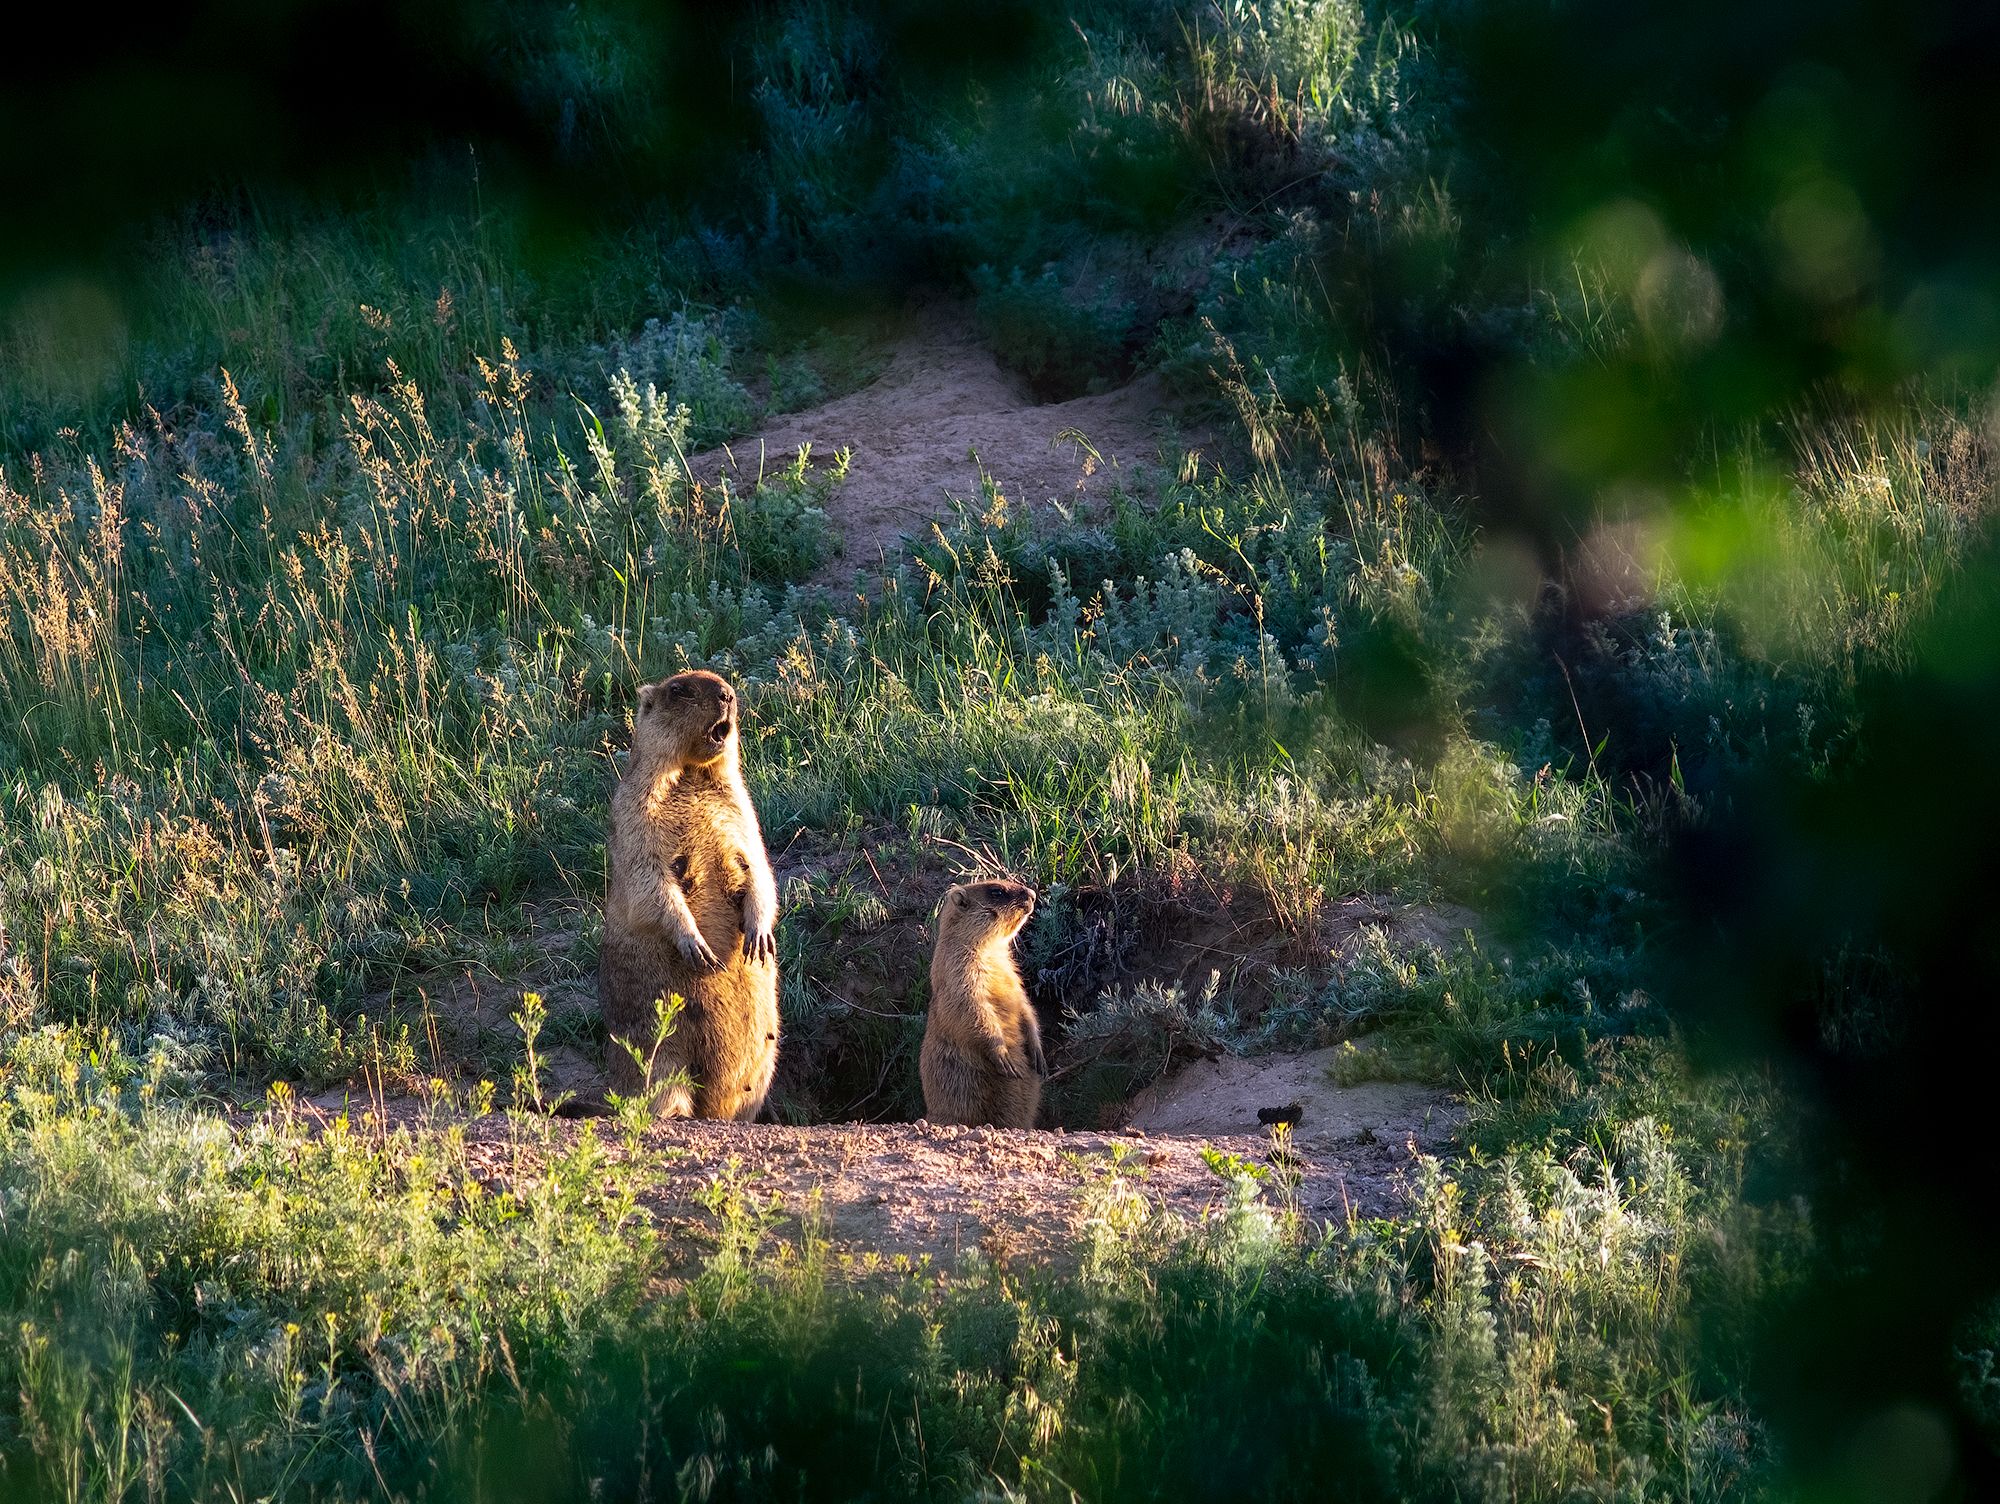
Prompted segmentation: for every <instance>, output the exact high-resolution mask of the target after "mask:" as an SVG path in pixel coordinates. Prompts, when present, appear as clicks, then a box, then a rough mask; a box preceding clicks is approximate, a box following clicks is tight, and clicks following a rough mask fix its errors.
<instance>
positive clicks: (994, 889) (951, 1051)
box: [920, 882, 1048, 1128]
mask: <svg viewBox="0 0 2000 1504" xmlns="http://www.w3.org/2000/svg"><path fill="white" fill-rule="evenodd" d="M1034 909H1035V890H1034V889H1033V888H1030V887H1028V886H1027V885H1026V884H1025V883H1010V882H984V883H960V884H959V885H958V886H957V887H956V888H953V889H952V890H951V891H950V892H949V893H947V894H946V895H945V899H944V912H943V915H942V917H941V918H940V919H939V921H938V938H937V949H935V950H934V951H932V952H931V1013H930V1021H929V1023H927V1024H926V1025H925V1026H924V1049H923V1055H922V1057H921V1060H920V1072H921V1074H922V1076H923V1081H924V1116H925V1117H927V1118H929V1119H930V1121H931V1122H933V1123H967V1124H982V1123H983V1124H988V1125H990V1126H992V1127H995V1128H1032V1127H1034V1126H1035V1111H1036V1109H1037V1108H1038V1107H1040V1106H1041V1102H1042V1077H1044V1076H1045V1075H1047V1074H1048V1062H1047V1061H1045V1060H1044V1059H1043V1058H1042V1030H1041V1025H1040V1024H1039V1023H1038V1022H1036V1019H1035V1009H1034V1005H1033V1004H1031V1003H1030V1002H1029V1001H1028V993H1027V990H1026V989H1025V988H1023V987H1022V986H1021V974H1020V972H1018V971H1016V970H1015V969H1014V957H1013V955H1012V953H1011V952H1010V951H1009V949H1008V946H1009V945H1010V944H1011V943H1012V941H1013V939H1014V937H1015V936H1016V935H1017V934H1019V933H1020V932H1021V926H1022V925H1024V924H1026V923H1027V922H1028V915H1030V914H1031V913H1033V912H1034Z"/></svg>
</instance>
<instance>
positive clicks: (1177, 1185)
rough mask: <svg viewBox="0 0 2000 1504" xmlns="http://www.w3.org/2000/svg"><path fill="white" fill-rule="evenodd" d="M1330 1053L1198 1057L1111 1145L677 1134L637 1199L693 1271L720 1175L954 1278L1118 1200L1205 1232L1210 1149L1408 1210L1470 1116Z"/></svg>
mask: <svg viewBox="0 0 2000 1504" xmlns="http://www.w3.org/2000/svg"><path fill="white" fill-rule="evenodd" d="M1330 1053H1331V1052H1329V1051H1318V1052H1315V1053H1314V1055H1312V1056H1294V1057H1268V1058H1264V1059H1258V1060H1248V1061H1233V1060H1232V1061H1223V1062H1215V1063H1210V1062H1202V1063H1199V1064H1197V1065H1196V1066H1194V1067H1193V1068H1191V1070H1189V1071H1187V1072H1184V1073H1182V1075H1181V1076H1180V1077H1177V1078H1174V1080H1172V1081H1169V1082H1168V1083H1164V1084H1163V1085H1162V1087H1161V1088H1160V1089H1159V1090H1157V1091H1156V1092H1148V1093H1147V1094H1146V1095H1145V1097H1143V1098H1142V1099H1141V1101H1140V1102H1139V1103H1137V1104H1135V1109H1134V1113H1133V1118H1134V1124H1133V1126H1132V1127H1130V1128H1126V1129H1123V1130H1121V1131H1116V1132H1108V1133H1100V1132H1078V1133H1069V1132H1064V1131H1061V1130H1054V1131H1039V1130H1038V1131H1034V1132H1024V1131H1018V1130H1004V1129H993V1128H948V1127H936V1126H933V1125H931V1124H928V1123H829V1124H822V1125H815V1126H811V1127H790V1126H783V1125H775V1124H745V1123H708V1122H685V1121H683V1122H673V1123H665V1124H661V1125H659V1126H657V1127H655V1128H653V1129H651V1130H649V1131H648V1132H647V1133H646V1134H644V1135H643V1136H642V1138H641V1139H640V1141H639V1145H638V1148H637V1151H636V1152H637V1154H638V1155H639V1156H640V1157H641V1159H642V1161H643V1169H642V1172H641V1175H640V1179H641V1181H642V1183H643V1186H644V1189H643V1190H642V1192H641V1196H640V1200H641V1204H642V1205H643V1207H644V1208H645V1209H646V1211H647V1212H648V1213H649V1214H650V1215H651V1216H652V1217H653V1218H654V1219H655V1222H656V1223H657V1225H658V1226H659V1227H660V1228H661V1229H662V1230H663V1231H664V1232H665V1233H666V1234H667V1235H668V1236H669V1239H670V1241H671V1243H672V1244H673V1246H677V1247H680V1248H682V1249H684V1250H685V1254H686V1260H685V1262H686V1263H687V1265H688V1266H689V1267H692V1266H694V1265H696V1264H698V1263H699V1261H700V1260H701V1259H702V1258H704V1257H706V1256H707V1254H708V1253H709V1252H710V1251H711V1249H712V1248H713V1247H714V1246H715V1234H716V1232H717V1230H718V1229H719V1226H720V1222H719V1219H718V1218H717V1216H716V1215H715V1213H714V1211H713V1210H712V1209H711V1207H710V1206H709V1205H708V1204H707V1202H708V1196H709V1192H710V1190H711V1188H712V1187H714V1186H715V1185H716V1184H717V1183H718V1182H719V1183H721V1184H722V1185H724V1186H727V1187H730V1188H731V1189H732V1190H733V1191H735V1192H736V1193H738V1194H739V1195H741V1196H744V1197H747V1198H750V1199H751V1200H753V1201H754V1202H755V1203H756V1204H757V1205H758V1206H759V1207H762V1208H765V1209H766V1210H768V1212H769V1218H768V1233H769V1235H770V1236H771V1237H773V1238H775V1239H777V1240H779V1241H782V1242H789V1243H793V1244H796V1243H797V1242H798V1241H799V1239H800V1238H801V1236H802V1234H803V1233H804V1231H805V1230H806V1228H807V1227H810V1228H811V1229H812V1230H813V1231H814V1233H815V1235H817V1236H820V1237H823V1238H825V1239H826V1241H827V1243H828V1245H829V1248H830V1251H831V1253H832V1254H833V1256H834V1258H835V1261H836V1264H837V1265H838V1266H839V1267H842V1268H845V1269H849V1270H851V1271H854V1272H857V1273H864V1274H865V1273H867V1272H870V1271H872V1270H877V1269H880V1268H882V1267H884V1266H885V1264H886V1265H888V1266H890V1267H894V1266H897V1265H899V1264H903V1263H907V1262H908V1261H915V1260H920V1259H922V1258H924V1257H925V1256H928V1257H930V1258H931V1259H932V1261H933V1262H935V1263H939V1264H942V1265H943V1266H945V1267H950V1266H952V1265H954V1264H955V1263H956V1262H957V1260H958V1258H959V1256H960V1255H961V1254H962V1253H964V1252H965V1251H966V1250H968V1249H973V1248H977V1249H979V1250H981V1252H983V1253H984V1254H985V1255H986V1256H987V1257H989V1258H995V1259H1000V1260H1006V1261H1016V1260H1018V1261H1023V1262H1027V1263H1032V1264H1040V1265H1046V1266H1050V1267H1056V1268H1061V1267H1065V1266H1068V1265H1071V1264H1073V1263H1074V1261H1075V1260H1076V1258H1077V1257H1078V1255H1079V1253H1080V1251H1081V1249H1082V1248H1083V1247H1084V1244H1085V1241H1086V1239H1087V1235H1088V1229H1087V1226H1086V1224H1087V1223H1088V1222H1089V1221H1090V1219H1091V1218H1092V1217H1093V1216H1094V1215H1097V1214H1098V1213H1099V1212H1100V1211H1101V1209H1102V1205H1103V1201H1104V1193H1105V1191H1106V1190H1107V1189H1116V1190H1118V1191H1121V1192H1124V1193H1130V1194H1136V1195H1137V1196H1139V1197H1141V1198H1143V1199H1144V1200H1145V1201H1146V1202H1147V1203H1148V1204H1149V1205H1150V1206H1152V1207H1154V1208H1157V1209H1159V1210H1163V1211H1168V1212H1172V1213H1175V1214H1177V1215H1178V1216H1180V1217H1182V1218H1184V1219H1186V1220H1188V1221H1190V1222H1193V1221H1198V1220H1199V1219H1201V1218H1202V1217H1204V1216H1207V1215H1211V1214H1213V1213H1214V1212H1216V1211H1217V1210H1219V1209H1220V1208H1222V1207H1223V1206H1225V1205H1226V1204H1227V1202H1228V1199H1229V1187H1228V1184H1227V1182H1226V1181H1225V1180H1224V1179H1223V1177H1222V1176H1221V1175H1219V1174H1218V1173H1217V1172H1216V1171H1215V1170H1214V1169H1211V1168H1210V1166H1209V1165H1208V1163H1207V1162H1206V1160H1205V1158H1204V1155H1203V1150H1204V1148H1212V1149H1214V1150H1217V1151H1220V1152H1221V1153H1223V1154H1228V1155H1234V1156H1236V1157H1237V1158H1238V1159H1240V1160H1242V1161H1244V1162H1247V1163H1249V1164H1251V1165H1254V1166H1257V1167H1258V1168H1259V1169H1260V1170H1261V1171H1262V1172H1263V1174H1264V1182H1263V1183H1264V1186H1265V1197H1266V1200H1267V1201H1268V1202H1269V1204H1271V1205H1273V1206H1274V1207H1291V1208H1295V1209H1296V1210H1297V1211H1298V1212H1300V1213H1301V1214H1302V1215H1303V1216H1304V1217H1305V1218H1306V1219H1307V1220H1308V1221H1309V1222H1311V1223H1313V1224H1319V1223H1326V1222H1333V1223H1342V1222H1344V1221H1345V1220H1346V1219H1347V1218H1348V1217H1349V1216H1350V1215H1352V1216H1364V1217H1372V1216H1385V1215H1390V1214H1393V1213H1394V1212H1395V1211H1396V1209H1397V1208H1398V1207H1399V1206H1400V1205H1401V1204H1402V1202H1403V1199H1404V1194H1405V1177H1406V1174H1407V1172H1408V1170H1409V1169H1410V1167H1411V1165H1412V1162H1413V1160H1414V1158H1415V1156H1416V1155H1418V1154H1420V1153H1428V1154H1448V1153H1449V1152H1450V1147H1451V1132H1452V1130H1453V1128H1454V1127H1455V1126H1456V1124H1457V1121H1458V1117H1459V1114H1458V1113H1457V1111H1456V1109H1455V1108H1454V1107H1453V1105H1452V1103H1451V1102H1450V1100H1449V1099H1448V1098H1446V1097H1445V1096H1444V1095H1443V1094H1442V1093H1440V1092H1437V1091H1435V1090H1433V1089H1430V1088H1425V1087H1417V1086H1407V1085H1385V1084H1382V1083H1369V1084H1366V1085H1362V1086H1355V1087H1346V1088H1343V1087H1336V1086H1333V1085H1332V1083H1331V1081H1330V1080H1328V1079H1327V1078H1326V1076H1325V1069H1324V1061H1323V1060H1321V1059H1320V1057H1321V1056H1326V1055H1329V1054H1330ZM1273 1092H1276V1093H1279V1094H1281V1095H1282V1094H1283V1093H1286V1092H1289V1093H1291V1094H1292V1095H1291V1096H1290V1097H1285V1098H1284V1100H1286V1101H1289V1100H1293V1099H1295V1098H1296V1099H1301V1100H1302V1102H1304V1103H1305V1104H1308V1105H1306V1114H1307V1115H1306V1118H1305V1120H1304V1121H1303V1122H1302V1123H1301V1124H1300V1125H1299V1127H1298V1128H1297V1129H1296V1130H1295V1131H1294V1134H1293V1136H1292V1138H1291V1141H1290V1144H1289V1146H1288V1147H1287V1146H1283V1145H1281V1143H1280V1141H1279V1140H1278V1139H1277V1138H1276V1137H1275V1136H1274V1135H1273V1134H1272V1133H1271V1132H1270V1131H1269V1130H1267V1129H1259V1128H1257V1127H1256V1106H1255V1105H1252V1104H1253V1103H1254V1104H1256V1105H1269V1104H1265V1103H1264V1102H1263V1101H1262V1098H1263V1097H1265V1096H1268V1095H1270V1094H1272V1093H1273ZM1246 1109H1247V1117H1248V1124H1247V1125H1246V1126H1244V1127H1242V1128H1240V1129H1239V1130H1238V1131H1234V1132H1227V1133H1215V1132H1209V1131H1205V1130H1194V1131H1188V1130H1187V1129H1186V1128H1184V1127H1183V1126H1182V1125H1187V1124H1192V1123H1196V1122H1199V1121H1205V1119H1204V1117H1203V1114H1204V1113H1206V1112H1215V1111H1219V1112H1222V1113H1224V1114H1226V1115H1227V1116H1228V1117H1229V1119H1230V1120H1231V1122H1232V1124H1234V1123H1235V1122H1237V1121H1239V1120H1240V1119H1242V1118H1243V1117H1244V1116H1246ZM304 1110H305V1111H306V1112H308V1113H309V1114H312V1115H314V1116H316V1117H319V1118H320V1119H321V1120H322V1121H331V1120H332V1118H333V1117H335V1116H337V1115H340V1114H342V1113H345V1114H346V1115H347V1117H348V1119H349V1122H350V1125H351V1126H353V1127H355V1128H356V1129H358V1130H359V1131H362V1132H364V1133H365V1132H371V1131H388V1130H390V1129H393V1128H394V1127H395V1126H396V1125H398V1124H408V1123H413V1122H415V1121H417V1120H419V1119H420V1118H422V1117H423V1116H424V1113H423V1111H422V1109H421V1108H420V1107H419V1106H418V1104H417V1103H416V1102H415V1101H414V1100H411V1099H403V1100H400V1101H399V1100H390V1101H387V1102H377V1103H370V1102H368V1101H367V1100H366V1099H365V1098H363V1097H360V1096H355V1097H352V1098H348V1099H343V1098H342V1097H340V1096H339V1095H337V1094H332V1093H326V1094H321V1095H320V1096H319V1097H317V1098H315V1099H311V1101H310V1102H309V1103H308V1104H307V1105H306V1106H305V1109H304ZM1148 1125H1152V1126H1148ZM463 1130H464V1133H465V1138H466V1147H467V1153H468V1155H469V1157H470V1159H471V1162H472V1167H473V1170H474V1173H475V1174H477V1175H478V1176H479V1178H480V1179H481V1180H482V1181H484V1182H485V1183H486V1184H487V1185H488V1186H489V1187H490V1188H492V1189H494V1190H503V1189H507V1188H509V1187H510V1186H512V1185H513V1183H514V1182H515V1181H516V1180H517V1179H518V1178H519V1177H520V1176H521V1174H522V1172H523V1165H524V1159H523V1156H524V1155H525V1156H528V1158H529V1160H530V1161H531V1160H532V1159H533V1157H535V1156H537V1155H539V1154H542V1153H544V1152H548V1150H553V1149H557V1148H561V1147H563V1146H566V1145H568V1144H570V1143H572V1142H573V1141H574V1140H575V1139H576V1137H577V1136H578V1135H583V1134H595V1135H597V1136H598V1137H599V1138H600V1140H601V1141H602V1142H603V1143H604V1144H605V1145H606V1147H607V1148H608V1149H609V1150H610V1152H611V1154H612V1155H613V1157H614V1158H616V1159H624V1158H626V1157H627V1156H628V1155H629V1154H631V1153H632V1152H633V1151H632V1150H629V1149H628V1148H627V1146H626V1143H625V1141H624V1137H623V1135H622V1133H621V1132H620V1131H619V1129H618V1128H617V1127H616V1126H615V1125H614V1124H611V1123H609V1122H605V1121H602V1120H588V1121H578V1122H572V1121H566V1120H561V1119H550V1120H535V1121H534V1123H533V1124H532V1126H531V1127H530V1128H529V1129H528V1131H527V1132H525V1133H523V1132H522V1131H520V1130H519V1129H517V1128H516V1127H515V1126H514V1125H513V1124H512V1123H510V1121H509V1120H508V1118H507V1117H505V1116H504V1115H500V1114H489V1115H487V1116H485V1117H479V1118H473V1119H471V1120H469V1121H466V1122H465V1123H464V1124H463ZM544 1146H546V1147H544Z"/></svg>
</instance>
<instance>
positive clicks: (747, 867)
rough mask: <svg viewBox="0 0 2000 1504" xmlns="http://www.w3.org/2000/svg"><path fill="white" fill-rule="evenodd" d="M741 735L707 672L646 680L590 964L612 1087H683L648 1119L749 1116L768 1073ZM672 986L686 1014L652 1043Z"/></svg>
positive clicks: (774, 918)
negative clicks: (598, 947) (683, 1074)
mask: <svg viewBox="0 0 2000 1504" xmlns="http://www.w3.org/2000/svg"><path fill="white" fill-rule="evenodd" d="M717 728H721V732H722V734H721V736H720V738H719V739H718V738H717V737H716V736H715V735H714V732H715V731H716V730H717ZM739 731H740V719H739V716H738V713H737V705H736V692H735V691H734V690H733V689H731V688H730V687H729V685H728V683H727V682H726V681H725V680H723V679H721V678H720V677H718V676H717V675H715V674H709V673H699V672H696V673H686V674H676V675H674V676H673V677H672V678H670V679H663V680H661V681H660V682H659V683H657V684H648V685H645V686H643V687H642V688H641V689H640V691H639V704H638V710H637V712H636V714H635V715H634V717H633V724H632V752H631V756H630V758H629V759H628V760H627V762H626V764H625V774H624V776H623V777H622V778H620V779H619V780H618V787H617V789H616V790H615V791H614V792H613V793H612V795H611V836H610V853H609V854H610V888H609V892H608V894H607V896H606V899H605V905H604V947H603V953H602V956H601V958H600V960H599V962H598V967H597V999H598V1006H599V1007H600V1008H601V1009H602V1010H603V1014H604V1028H605V1032H606V1033H607V1034H608V1035H609V1036H610V1040H609V1043H608V1045H607V1047H606V1064H607V1066H608V1074H609V1076H610V1087H611V1090H613V1091H615V1092H618V1093H620V1094H622V1095H624V1096H627V1097H637V1096H639V1095H640V1094H641V1093H643V1092H645V1091H647V1090H649V1089H651V1088H652V1085H653V1083H654V1082H655V1081H656V1080H659V1079H660V1078H662V1077H664V1076H666V1075H668V1074H669V1073H671V1072H673V1071H675V1070H678V1069H683V1068H684V1069H686V1070H687V1072H688V1073H689V1074H690V1075H691V1076H692V1077H693V1078H694V1086H693V1089H692V1090H691V1091H690V1090H686V1089H682V1088H678V1087H676V1088H671V1089H667V1090H663V1091H661V1092H660V1093H659V1097H658V1100H657V1102H656V1103H655V1104H654V1111H655V1114H656V1115H657V1116H659V1117H699V1118H735V1119H739V1120H743V1121H748V1120H750V1119H752V1118H754V1117H756V1116H757V1114H758V1113H759V1112H760V1111H761V1110H762V1109H763V1106H764V1099H765V1097H766V1096H767V1095H769V1093H770V1090H771V1073H772V1071H773V1070H774V1069H775V1068H776V1066H777V1061H778V946H777V922H778V892H777V885H776V883H775V882H774V881H773V880H772V877H771V863H770V859H769V858H768V857H767V856H766V855H765V853H764V836H763V832H762V831H761V830H760V829H759V828H758V825H757V811H756V810H755V809H754V808H752V806H751V804H750V794H749V791H748V790H747V789H746V788H745V787H744V784H743V773H742V769H741V768H740V767H739V765H738V739H739ZM676 993H677V994H679V995H680V996H681V997H683V998H685V999H686V1000H687V1008H686V1010H685V1011H684V1012H683V1013H682V1014H681V1016H680V1019H679V1022H678V1023H677V1024H676V1025H675V1026H674V1029H673V1032H672V1033H671V1034H669V1035H667V1037H666V1038H665V1039H664V1040H660V1041H658V1042H657V1044H656V1039H655V1036H656V1035H657V1033H658V1029H657V1027H656V1024H655V1011H654V1009H655V1003H656V1000H658V999H660V998H663V997H669V996H671V995H673V994H676ZM627 1041H629V1042H630V1043H631V1044H633V1045H635V1046H637V1047H638V1050H639V1053H640V1056H641V1057H642V1058H641V1060H640V1061H634V1060H633V1058H632V1054H631V1051H630V1050H628V1049H627V1048H626V1047H625V1043H626V1042H627Z"/></svg>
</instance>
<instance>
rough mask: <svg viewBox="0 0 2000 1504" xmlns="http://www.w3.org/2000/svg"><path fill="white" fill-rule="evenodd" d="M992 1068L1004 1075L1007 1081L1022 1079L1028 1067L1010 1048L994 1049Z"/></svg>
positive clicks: (1025, 1075)
mask: <svg viewBox="0 0 2000 1504" xmlns="http://www.w3.org/2000/svg"><path fill="white" fill-rule="evenodd" d="M993 1069H995V1070H996V1071H998V1072H999V1073H1000V1074H1001V1075H1003V1076H1005V1077H1006V1078H1007V1079H1008V1080H1009V1081H1020V1080H1024V1079H1025V1078H1026V1077H1027V1074H1028V1068H1027V1067H1026V1066H1025V1065H1023V1064H1022V1063H1021V1057H1020V1056H1019V1055H1017V1054H1015V1053H1014V1052H1013V1051H1012V1050H995V1051H994V1052H993Z"/></svg>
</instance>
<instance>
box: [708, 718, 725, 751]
mask: <svg viewBox="0 0 2000 1504" xmlns="http://www.w3.org/2000/svg"><path fill="white" fill-rule="evenodd" d="M708 739H709V742H710V743H711V744H712V745H714V746H717V747H719V746H721V745H722V744H723V743H724V742H726V741H728V740H729V717H728V716H724V717H723V718H722V719H721V720H719V721H717V722H716V723H715V724H714V725H713V726H710V727H709V728H708Z"/></svg>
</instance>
